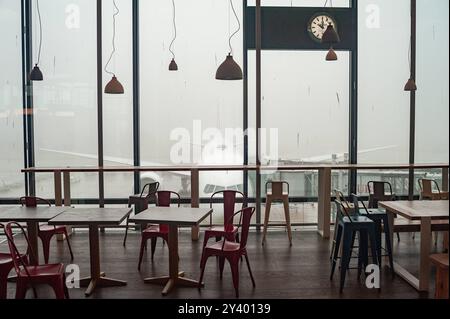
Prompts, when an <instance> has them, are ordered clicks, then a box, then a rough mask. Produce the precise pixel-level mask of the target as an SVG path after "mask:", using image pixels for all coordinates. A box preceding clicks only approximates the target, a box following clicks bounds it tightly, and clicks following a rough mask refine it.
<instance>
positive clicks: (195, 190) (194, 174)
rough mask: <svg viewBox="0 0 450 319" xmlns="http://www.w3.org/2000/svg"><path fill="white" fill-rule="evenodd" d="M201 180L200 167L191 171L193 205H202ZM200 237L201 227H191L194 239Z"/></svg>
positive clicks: (196, 206)
mask: <svg viewBox="0 0 450 319" xmlns="http://www.w3.org/2000/svg"><path fill="white" fill-rule="evenodd" d="M199 181H200V175H199V171H198V169H193V170H192V171H191V207H193V208H198V207H200V195H199ZM199 238H200V227H198V226H194V227H192V229H191V239H192V241H198V240H199Z"/></svg>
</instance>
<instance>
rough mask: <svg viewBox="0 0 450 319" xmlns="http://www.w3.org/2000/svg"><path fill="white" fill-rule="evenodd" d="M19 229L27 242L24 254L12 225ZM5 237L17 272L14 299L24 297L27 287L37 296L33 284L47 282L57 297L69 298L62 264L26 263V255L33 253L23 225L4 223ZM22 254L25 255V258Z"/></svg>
mask: <svg viewBox="0 0 450 319" xmlns="http://www.w3.org/2000/svg"><path fill="white" fill-rule="evenodd" d="M13 226H14V227H17V228H19V229H20V230H21V232H22V235H23V236H24V238H25V241H26V243H27V251H26V254H25V255H22V254H20V252H19V250H18V248H17V246H16V244H15V243H14V236H13V231H12V227H13ZM5 233H6V238H7V239H8V245H9V250H10V253H11V257H12V259H13V263H14V269H15V271H16V274H17V279H16V299H25V296H26V293H27V290H28V288H29V287H30V286H31V287H32V288H33V292H34V296H35V297H36V298H37V293H36V289H35V285H39V284H47V285H49V286H51V287H52V288H53V290H54V291H55V295H56V298H57V299H64V298H67V299H69V291H68V289H67V286H66V275H65V271H64V265H63V264H45V265H36V266H30V265H28V256H29V255H33V256H34V252H33V250H32V249H31V246H30V241H29V240H28V236H27V234H26V233H25V230H24V229H23V227H22V226H21V225H20V224H18V223H15V222H12V223H8V224H7V225H6V232H5ZM24 256H27V257H26V258H25V257H24Z"/></svg>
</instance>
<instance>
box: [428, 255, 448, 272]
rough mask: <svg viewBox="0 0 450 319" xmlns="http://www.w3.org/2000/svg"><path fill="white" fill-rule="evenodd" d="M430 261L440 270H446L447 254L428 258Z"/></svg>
mask: <svg viewBox="0 0 450 319" xmlns="http://www.w3.org/2000/svg"><path fill="white" fill-rule="evenodd" d="M430 261H431V262H432V263H433V264H434V265H436V266H437V267H440V268H442V269H446V270H448V264H449V260H448V254H435V255H431V256H430Z"/></svg>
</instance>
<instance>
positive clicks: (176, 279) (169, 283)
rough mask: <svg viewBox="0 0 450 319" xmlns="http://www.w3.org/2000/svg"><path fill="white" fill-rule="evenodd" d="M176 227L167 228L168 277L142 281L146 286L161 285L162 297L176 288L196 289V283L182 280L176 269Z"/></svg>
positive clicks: (187, 279) (190, 280) (180, 273)
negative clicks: (162, 287)
mask: <svg viewBox="0 0 450 319" xmlns="http://www.w3.org/2000/svg"><path fill="white" fill-rule="evenodd" d="M178 264H179V257H178V226H177V225H170V226H169V276H163V277H154V278H147V279H145V280H144V282H145V283H147V284H155V285H163V286H164V289H163V291H162V295H163V296H167V295H168V294H169V293H170V291H172V289H173V288H174V287H176V286H183V287H198V281H195V280H193V279H189V278H184V272H180V271H179V269H178Z"/></svg>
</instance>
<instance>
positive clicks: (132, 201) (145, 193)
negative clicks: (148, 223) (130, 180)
mask: <svg viewBox="0 0 450 319" xmlns="http://www.w3.org/2000/svg"><path fill="white" fill-rule="evenodd" d="M158 189H159V183H158V182H154V183H149V184H145V185H144V187H143V188H142V192H141V193H140V194H137V195H131V196H130V197H129V198H128V207H131V206H133V205H134V214H135V215H137V214H139V213H140V212H142V211H144V210H146V209H147V208H148V204H149V203H150V202H151V203H156V192H157V191H158ZM129 218H130V216H128V217H127V226H126V228H125V237H124V238H123V246H125V245H126V243H127V237H128V223H129V222H128V220H129ZM145 228H146V227H143V228H142V230H144V229H145Z"/></svg>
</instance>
